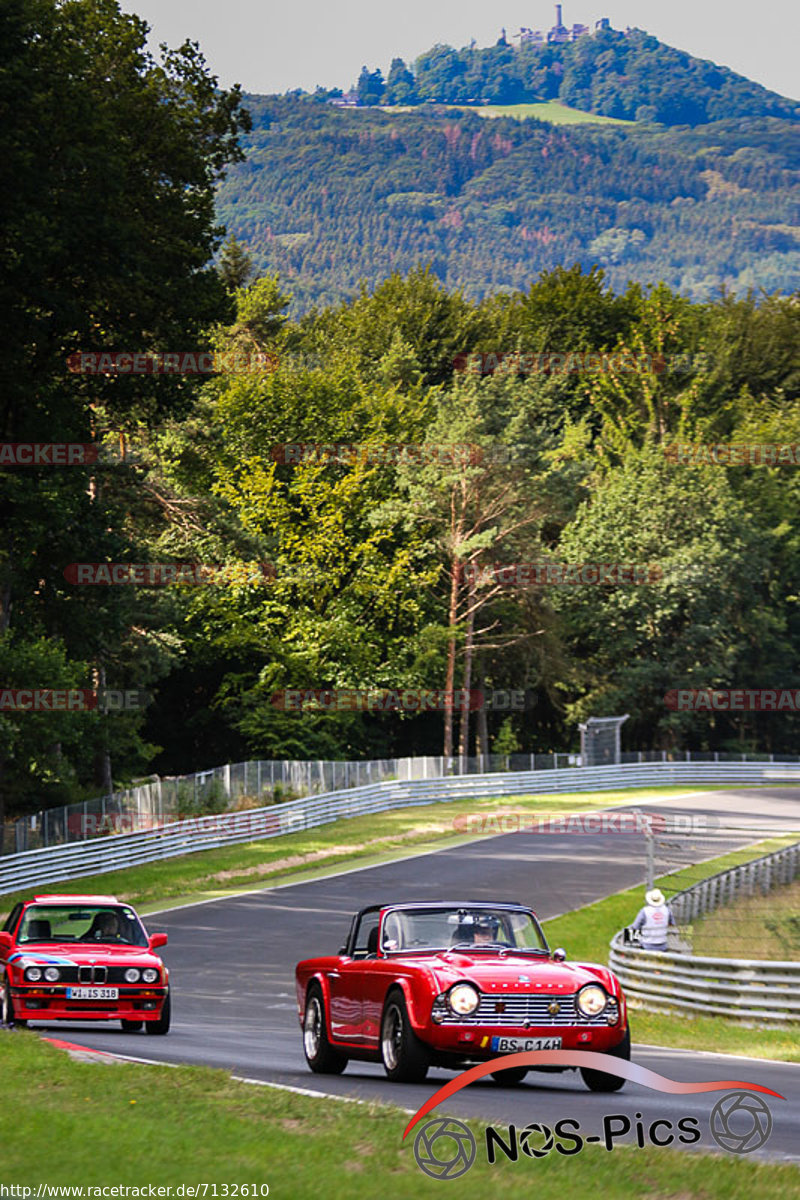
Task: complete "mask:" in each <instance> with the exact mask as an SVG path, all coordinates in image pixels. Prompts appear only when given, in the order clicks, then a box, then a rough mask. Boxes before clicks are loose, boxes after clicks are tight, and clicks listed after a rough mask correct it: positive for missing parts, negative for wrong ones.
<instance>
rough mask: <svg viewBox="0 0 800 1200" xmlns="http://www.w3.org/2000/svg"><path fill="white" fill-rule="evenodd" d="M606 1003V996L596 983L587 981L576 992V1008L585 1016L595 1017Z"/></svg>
mask: <svg viewBox="0 0 800 1200" xmlns="http://www.w3.org/2000/svg"><path fill="white" fill-rule="evenodd" d="M607 1003H608V996H607V995H606V993H605V992H604V990H603V989H602V988H601V987H599V986H598V984H596V983H589V984H587V985H586V987H585V988H581V990H580V991H579V992H578V1000H577V1004H578V1010H579V1011H580V1012H582V1013H583V1015H584V1016H585V1017H596V1016H598V1015H599V1013H601V1012H602V1011H603V1009H604V1008H605V1006H606V1004H607Z"/></svg>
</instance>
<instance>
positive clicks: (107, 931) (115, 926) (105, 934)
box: [81, 909, 120, 942]
mask: <svg viewBox="0 0 800 1200" xmlns="http://www.w3.org/2000/svg"><path fill="white" fill-rule="evenodd" d="M119 937H120V933H119V917H118V916H117V914H116V913H115V912H112V911H111V910H110V909H109V910H107V911H106V912H99V913H97V914H96V916H95V918H94V920H93V921H92V924H91V928H90V929H89V931H88V933H85V934H84V935H83V937H82V939H81V941H93V942H116V941H119Z"/></svg>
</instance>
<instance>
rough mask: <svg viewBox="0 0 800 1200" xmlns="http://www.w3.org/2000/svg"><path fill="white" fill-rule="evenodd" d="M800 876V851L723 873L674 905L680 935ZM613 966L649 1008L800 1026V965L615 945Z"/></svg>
mask: <svg viewBox="0 0 800 1200" xmlns="http://www.w3.org/2000/svg"><path fill="white" fill-rule="evenodd" d="M798 875H800V843H795V845H793V846H787V847H785V848H784V849H782V850H776V851H775V852H774V853H772V854H767V855H765V856H764V857H763V858H758V859H754V860H753V861H752V862H747V863H742V864H741V865H739V866H736V867H731V868H730V869H728V870H727V871H720V872H719V873H718V874H717V875H712V876H710V877H709V878H708V879H704V880H702V881H701V882H699V883H696V884H694V885H693V886H692V887H690V888H686V889H684V890H683V891H681V892H677V893H676V894H675V895H674V896H672V897H671V898H670V900H669V904H670V907H671V908H672V911H673V914H674V916H675V921H676V923H677V925H678V927H679V930H680V927H681V926H687V925H690V924H691V922H692V921H693V920H695V919H696V918H697V917H703V916H706V915H708V914H709V913H712V912H714V911H715V910H716V909H717V908H719V907H721V906H723V905H728V904H731V903H733V902H734V901H735V900H737V899H740V898H741V897H744V896H754V895H755V894H756V893H757V892H761V893H762V894H767V893H768V892H770V891H771V890H772V889H773V888H776V887H780V886H786V885H788V884H790V883H792V882H793V881H794V880H795V879H796V878H797V877H798ZM608 961H609V966H610V967H611V969H612V970H613V971H614V972H615V974H616V975H617V977H618V978H619V980H620V982H621V983H622V985H623V987H624V988H625V991H626V992H627V994H628V995H629V996H630V997H632V998H635V999H637V1000H640V1001H642V1003H643V1004H644V1005H645V1007H646V1008H654V1009H656V1010H674V1009H678V1010H681V1011H685V1012H693V1013H704V1014H706V1015H712V1016H722V1017H733V1018H737V1019H740V1020H743V1021H749V1022H758V1023H761V1024H766V1025H772V1026H783V1025H788V1024H792V1023H794V1022H798V1021H800V963H799V962H791V961H788V962H779V961H765V960H759V959H737V958H712V957H701V956H698V955H693V954H683V953H678V952H676V951H675V950H663V951H662V950H643V949H641V947H639V946H635V945H631V944H628V943H626V942H625V941H624V934H623V932H622V931H620V933H618V934H616V935H615V937H614V938H613V939H612V941H611V952H610V955H609V960H608Z"/></svg>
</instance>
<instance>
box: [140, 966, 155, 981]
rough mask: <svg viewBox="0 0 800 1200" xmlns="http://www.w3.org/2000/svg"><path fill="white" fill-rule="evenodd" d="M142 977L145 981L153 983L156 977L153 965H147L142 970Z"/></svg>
mask: <svg viewBox="0 0 800 1200" xmlns="http://www.w3.org/2000/svg"><path fill="white" fill-rule="evenodd" d="M142 979H143V980H144V981H145V983H155V982H156V980H157V979H158V971H156V970H154V969H153V967H147V968H146V970H144V971H142Z"/></svg>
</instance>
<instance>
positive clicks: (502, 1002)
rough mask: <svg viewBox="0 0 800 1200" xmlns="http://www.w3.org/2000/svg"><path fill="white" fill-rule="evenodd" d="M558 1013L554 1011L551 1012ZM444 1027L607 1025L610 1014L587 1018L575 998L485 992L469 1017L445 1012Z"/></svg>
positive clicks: (441, 1022) (442, 1022)
mask: <svg viewBox="0 0 800 1200" xmlns="http://www.w3.org/2000/svg"><path fill="white" fill-rule="evenodd" d="M551 1009H554V1010H555V1011H553V1012H551V1011H550V1010H551ZM439 1024H441V1025H505V1026H509V1027H511V1026H514V1027H516V1028H524V1027H525V1026H526V1025H527V1026H531V1025H545V1026H552V1027H557V1026H560V1025H607V1024H608V1021H607V1020H606V1013H605V1012H603V1013H601V1014H600V1015H599V1016H596V1017H584V1016H583V1014H582V1013H580V1012H579V1011H578V1008H577V1005H576V1003H575V997H574V995H573V996H547V995H544V996H543V995H541V994H540V993H538V992H537V993H536V995H531V994H530V993H528V992H517V993H515V994H514V995H509V994H508V993H504V994H501V995H488V994H487V993H485V992H484V993H482V995H481V999H480V1003H479V1005H478V1007H477V1008H476V1010H475V1012H474V1013H471V1014H470V1015H469V1016H468V1017H463V1016H460V1015H459V1014H458V1013H453V1012H450V1010H449V1008H448V1009H447V1010H446V1012H445V1013H444V1019H443V1020H442V1021H440V1022H439Z"/></svg>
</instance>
